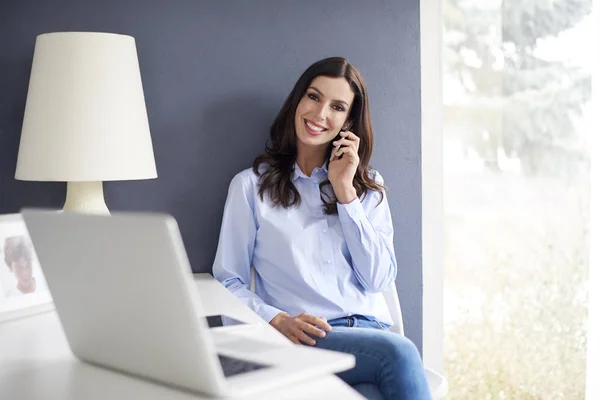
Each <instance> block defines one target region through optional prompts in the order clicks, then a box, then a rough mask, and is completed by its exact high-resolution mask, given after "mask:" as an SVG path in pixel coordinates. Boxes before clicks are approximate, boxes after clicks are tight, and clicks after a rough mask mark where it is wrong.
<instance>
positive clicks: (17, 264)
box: [10, 257, 33, 283]
mask: <svg viewBox="0 0 600 400" xmlns="http://www.w3.org/2000/svg"><path fill="white" fill-rule="evenodd" d="M10 269H11V270H12V272H13V274H15V278H17V281H18V282H19V283H28V282H30V281H31V280H32V279H33V270H32V268H31V263H30V262H29V261H28V260H27V259H26V258H25V257H21V258H19V259H18V260H15V261H13V263H12V265H11V267H10Z"/></svg>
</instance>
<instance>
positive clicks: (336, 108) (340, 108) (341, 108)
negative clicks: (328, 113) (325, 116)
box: [333, 105, 346, 112]
mask: <svg viewBox="0 0 600 400" xmlns="http://www.w3.org/2000/svg"><path fill="white" fill-rule="evenodd" d="M333 108H334V109H335V110H337V111H341V112H344V111H346V109H345V108H344V107H342V106H338V105H335V106H333Z"/></svg>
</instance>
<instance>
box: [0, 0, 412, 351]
mask: <svg viewBox="0 0 600 400" xmlns="http://www.w3.org/2000/svg"><path fill="white" fill-rule="evenodd" d="M73 30H81V31H103V32H116V33H123V34H128V35H132V36H133V37H135V39H136V43H137V49H138V54H139V59H140V68H141V73H142V80H143V84H144V91H145V96H146V104H147V108H148V114H149V120H150V129H151V132H152V140H153V143H154V150H155V157H156V163H157V169H158V179H155V180H150V181H130V182H110V183H106V184H105V195H106V201H107V204H108V207H109V208H110V209H112V210H158V211H166V212H169V213H171V214H173V215H174V216H175V217H176V218H177V220H178V221H179V224H180V227H181V231H182V235H183V237H184V240H185V244H186V248H187V251H188V254H189V258H190V261H191V263H192V265H193V269H194V271H196V272H198V271H209V270H210V267H211V264H212V260H213V257H214V254H215V250H216V246H217V236H218V232H219V227H220V221H221V216H222V210H223V205H224V201H225V197H226V194H227V187H228V184H229V181H230V179H231V178H232V177H233V176H234V175H235V173H236V172H238V171H240V170H242V169H244V168H247V167H249V166H251V163H252V160H253V159H254V157H255V156H256V155H257V154H258V153H260V152H261V151H262V150H263V148H264V142H265V139H266V138H267V134H268V128H269V126H270V123H271V121H272V119H273V118H274V117H275V115H276V113H277V111H278V110H279V107H280V106H281V104H282V102H283V100H284V99H285V97H286V95H287V94H288V92H289V91H290V90H291V89H292V87H293V85H294V83H295V81H296V79H297V78H298V77H299V76H300V74H301V73H302V72H303V71H304V69H306V68H307V67H308V66H309V65H310V64H311V63H313V62H314V61H316V60H319V59H321V58H324V57H329V56H334V55H336V56H337V55H340V56H344V57H346V58H348V59H349V60H350V62H351V63H353V64H354V65H355V66H356V67H358V69H359V70H360V71H361V72H362V74H363V76H364V78H365V80H366V82H367V87H368V90H369V94H370V97H371V106H372V121H373V126H374V131H375V139H376V140H375V150H374V154H373V158H372V165H373V166H374V167H375V168H377V169H378V170H379V171H380V172H381V173H382V175H383V176H384V178H385V181H386V185H387V186H388V187H389V189H390V192H389V196H390V207H391V209H392V215H393V218H394V225H395V229H396V240H395V245H396V252H397V257H398V262H399V272H398V280H397V282H398V291H399V294H400V299H401V303H402V307H403V311H404V319H405V323H406V325H407V336H408V337H410V338H411V339H412V340H413V341H415V343H416V344H417V346H418V347H419V348H421V336H422V335H421V330H422V311H421V310H422V274H421V265H422V263H421V169H420V168H421V156H420V154H421V148H420V145H421V135H420V71H419V65H420V63H419V1H418V0H402V1H393V0H389V1H364V0H335V1H333V0H330V1H322V0H310V1H306V0H304V1H281V0H255V1H221V0H213V1H201V0H195V1H183V0H177V1H158V0H152V1H131V0H122V1H102V2H100V1H79V2H73V1H57V0H53V1H42V0H40V1H25V0H21V1H19V2H13V1H3V2H2V3H1V4H0V213H11V212H17V211H18V210H19V209H20V208H21V207H23V206H41V207H60V206H62V203H63V201H64V195H65V185H64V184H62V183H34V182H18V181H15V180H14V179H13V176H14V172H15V163H16V157H17V151H18V143H19V135H20V129H21V124H22V120H23V110H24V107H25V99H26V95H27V85H28V81H29V72H30V68H31V60H32V55H33V48H34V43H35V37H36V35H38V34H40V33H45V32H55V31H73Z"/></svg>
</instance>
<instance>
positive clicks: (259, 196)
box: [213, 57, 430, 400]
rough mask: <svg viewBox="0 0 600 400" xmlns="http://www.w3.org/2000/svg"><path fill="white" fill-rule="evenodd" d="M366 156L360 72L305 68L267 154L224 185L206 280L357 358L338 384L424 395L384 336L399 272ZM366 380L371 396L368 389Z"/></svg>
mask: <svg viewBox="0 0 600 400" xmlns="http://www.w3.org/2000/svg"><path fill="white" fill-rule="evenodd" d="M372 149H373V133H372V129H371V121H370V116H369V101H368V96H367V91H366V87H365V84H364V82H363V79H362V77H361V75H360V73H359V72H358V71H357V70H356V69H355V68H354V67H353V66H352V65H350V64H349V63H348V62H347V61H346V60H345V59H343V58H338V57H334V58H327V59H324V60H321V61H318V62H316V63H315V64H313V65H311V66H310V67H309V68H308V69H307V70H306V71H305V72H304V73H303V74H302V76H301V77H300V79H299V80H298V82H297V83H296V85H295V87H294V89H293V90H292V92H291V93H290V95H289V96H288V98H287V99H286V101H285V103H284V104H283V107H282V108H281V111H280V112H279V114H278V115H277V117H276V118H275V121H274V122H273V125H272V126H271V136H270V140H269V142H268V143H267V148H266V152H265V153H264V154H262V155H260V156H259V157H257V158H256V160H255V161H254V166H253V168H252V169H247V170H244V171H242V172H240V173H239V174H237V175H236V176H235V177H234V178H233V180H232V182H231V184H230V186H229V194H228V197H227V202H226V204H225V211H224V215H223V224H222V227H221V234H220V238H219V246H218V249H217V255H216V258H215V262H214V265H213V273H214V276H215V277H216V278H217V279H218V280H219V281H221V282H222V283H223V285H225V286H226V287H227V288H228V289H229V290H230V291H231V292H233V293H234V294H235V295H236V296H237V297H238V298H240V299H241V300H242V301H244V302H245V303H246V304H247V305H248V306H249V307H250V308H252V309H253V310H254V311H255V312H256V313H258V314H259V315H260V316H261V317H262V318H264V319H265V320H266V321H268V322H269V323H270V324H271V325H272V326H273V327H275V328H276V329H277V330H279V331H280V332H281V333H282V334H284V335H285V336H286V337H288V338H289V339H290V340H291V341H292V342H294V343H296V344H305V345H309V346H316V347H320V348H325V349H331V350H337V351H342V352H347V353H351V354H354V356H355V357H356V367H355V368H354V369H352V370H350V371H345V372H343V373H341V374H339V376H340V377H341V378H342V379H343V380H344V381H345V382H347V383H348V384H350V385H353V386H354V387H356V388H357V389H358V390H359V391H362V393H363V394H365V395H367V396H370V397H371V398H382V397H381V395H383V398H386V399H410V400H419V399H429V398H430V394H429V388H428V386H427V380H426V377H425V372H424V369H423V365H422V362H421V358H420V356H419V353H418V351H417V349H416V348H415V346H414V345H413V344H412V343H411V342H410V341H409V340H408V339H406V338H405V337H402V336H400V335H397V334H394V333H391V332H389V331H388V329H387V328H388V327H389V326H390V325H391V324H392V319H391V316H390V314H389V312H388V309H387V306H386V303H385V300H384V298H383V295H382V293H381V292H383V291H384V290H386V289H387V288H388V287H389V286H390V284H391V283H392V282H393V281H394V279H395V277H396V271H397V266H396V258H395V255H394V248H393V240H392V238H393V226H392V221H391V216H390V210H389V207H388V203H387V199H386V196H385V192H384V189H385V188H384V186H383V179H382V177H381V175H379V174H378V173H377V172H376V171H374V170H372V169H370V168H369V159H370V157H371V152H372ZM251 266H254V268H255V271H256V293H253V292H252V291H250V289H249V285H250V275H251V272H250V268H251ZM368 383H370V384H374V385H376V386H377V388H378V390H375V392H370V393H366V392H365V391H364V390H365V389H364V388H369V387H370V388H371V389H372V388H373V385H362V384H368ZM369 390H370V389H369Z"/></svg>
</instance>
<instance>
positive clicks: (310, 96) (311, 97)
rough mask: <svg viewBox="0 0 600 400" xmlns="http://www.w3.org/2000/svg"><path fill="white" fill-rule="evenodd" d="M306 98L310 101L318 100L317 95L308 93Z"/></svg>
mask: <svg viewBox="0 0 600 400" xmlns="http://www.w3.org/2000/svg"><path fill="white" fill-rule="evenodd" d="M308 98H309V99H311V100H319V98H318V97H317V95H316V94H313V93H309V94H308Z"/></svg>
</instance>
